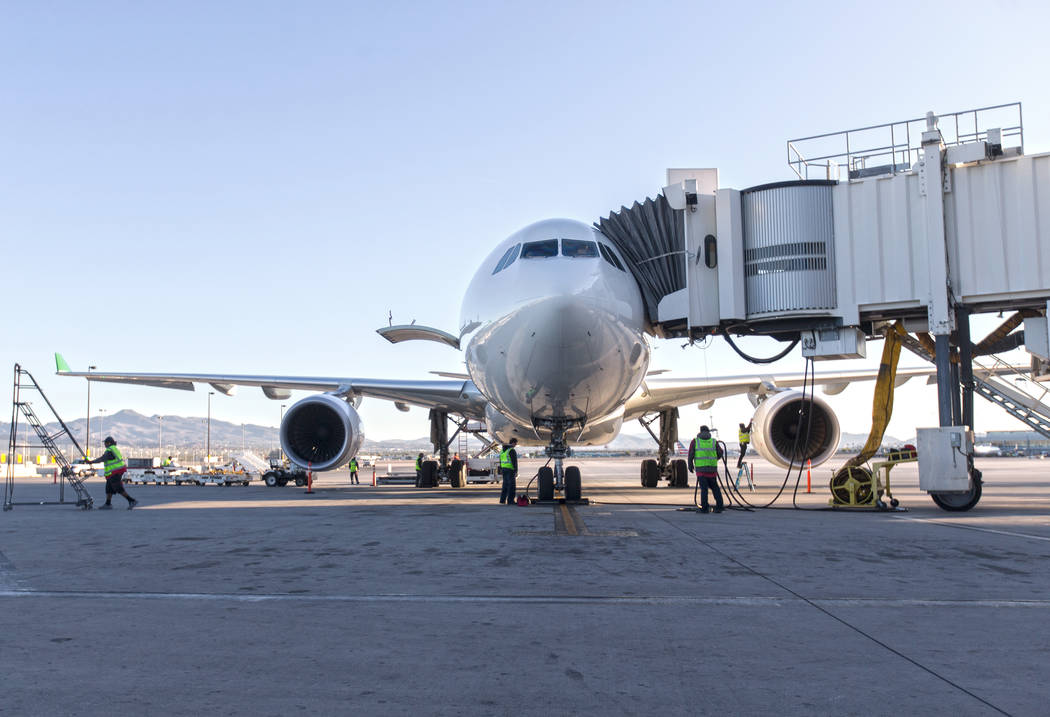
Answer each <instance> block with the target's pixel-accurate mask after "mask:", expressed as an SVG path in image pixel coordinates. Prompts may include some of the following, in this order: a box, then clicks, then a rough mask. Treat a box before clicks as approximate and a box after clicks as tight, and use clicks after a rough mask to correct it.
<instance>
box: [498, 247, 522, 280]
mask: <svg viewBox="0 0 1050 717" xmlns="http://www.w3.org/2000/svg"><path fill="white" fill-rule="evenodd" d="M520 248H521V244H515V245H514V246H512V247H511V248H510V249H507V251H506V253H505V254H504V255H503V258H502V259H500V260H499V263H498V264H496V268H495V269H493V270H492V273H493V274H498V273H500V272H501V271H503V270H504V269H506V268H507V267H508V266H510V265H511V264H513V263H514V260H515V259H517V258H518V249H520Z"/></svg>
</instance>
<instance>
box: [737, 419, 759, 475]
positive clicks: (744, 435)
mask: <svg viewBox="0 0 1050 717" xmlns="http://www.w3.org/2000/svg"><path fill="white" fill-rule="evenodd" d="M754 422H755V421H754V419H752V420H750V421H748V422H747V425H746V426H745V425H744V424H743V423H741V424H740V432H739V433H738V434H737V437H736V438H737V441H738V442H739V443H740V457H739V458H737V459H736V467H737V468H740V466H742V465H743V464H744V454H745V453H747V447H748V445H749V444H750V443H751V424H753V423H754Z"/></svg>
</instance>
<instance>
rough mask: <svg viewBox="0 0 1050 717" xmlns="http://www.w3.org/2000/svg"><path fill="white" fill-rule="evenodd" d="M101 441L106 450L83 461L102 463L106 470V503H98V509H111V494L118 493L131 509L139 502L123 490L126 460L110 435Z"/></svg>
mask: <svg viewBox="0 0 1050 717" xmlns="http://www.w3.org/2000/svg"><path fill="white" fill-rule="evenodd" d="M103 443H105V444H106V452H105V453H103V454H102V455H101V456H99V457H98V458H93V459H90V460H87V461H85V462H86V463H102V464H103V466H102V467H103V468H104V469H105V472H106V503H105V505H100V506H99V507H98V509H99V510H112V509H113V503H112V501H113V495H114V494H115V493H119V494H120V495H122V496H124V497H125V498H127V499H128V510H131V509H132V508H134V507H135V506H136V505H138V504H139V502H138V501H137V500H135V499H134V498H132V497H131V496H130V495H128V492H127V491H126V490H124V474H125V473H127V470H128V462H127V461H126V460H124V456H123V454H122V453H121V452H120V449H119V448H117V442H116V441H114V440H113V437H112V436H106V440H105V441H103Z"/></svg>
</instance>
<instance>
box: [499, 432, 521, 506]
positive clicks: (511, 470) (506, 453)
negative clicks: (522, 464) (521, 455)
mask: <svg viewBox="0 0 1050 717" xmlns="http://www.w3.org/2000/svg"><path fill="white" fill-rule="evenodd" d="M516 445H518V439H517V438H511V439H510V443H504V444H503V449H502V450H501V451H500V452H499V472H500V473H502V474H503V490H502V491H500V494H499V502H500V503H501V504H503V505H516V503H515V500H516V495H515V494H516V493H517V486H516V482H517V479H518V452H517V451H516V450H514V446H516Z"/></svg>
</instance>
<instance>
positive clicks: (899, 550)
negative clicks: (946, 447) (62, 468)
mask: <svg viewBox="0 0 1050 717" xmlns="http://www.w3.org/2000/svg"><path fill="white" fill-rule="evenodd" d="M838 462H840V461H832V463H834V464H837V463H838ZM578 464H579V465H580V466H581V468H582V470H583V476H584V493H585V495H586V496H587V497H589V498H590V499H591V501H592V503H591V504H590V505H578V506H564V505H531V506H529V507H517V506H513V507H506V506H500V505H498V503H497V501H498V496H499V488H498V486H496V485H470V486H468V487H467V488H464V489H450V488H448V487H447V486H445V487H441V488H438V489H417V488H414V487H412V486H405V485H380V486H378V487H372V486H371V485H370V483H371V472H370V469H368V470H365V471H362V473H361V478H362V483H363V485H360V486H350V485H348V474H347V473H345V472H337V473H333V474H323V475H320V476H318V479H317V481H316V482H315V485H314V492H313V494H306V493H305V489H304V488H295V487H293V486H287V487H284V488H266V487H264V486H262V485H257V484H253V485H250V486H248V487H218V486H207V487H197V486H186V485H184V486H173V485H169V486H129V488H128V489H129V492H130V493H131V494H132V495H133V496H135V497H136V498H138V499H139V500H140V501H141V504H140V507H138V508H136V509H135V510H133V511H128V510H125V505H126V503H125V501H124V499H123V498H121V497H119V496H117V497H115V498H114V506H115V508H116V510H113V511H98V510H91V511H82V510H78V509H76V508H74V507H72V506H54V505H50V506H39V505H17V506H15V507H14V509H13V510H11V511H10V512H5V513H3V514H0V680H2V685H3V693H2V698H0V714H11V715H54V714H69V715H112V714H115V713H125V714H136V715H183V714H187V715H188V714H193V715H201V714H209V715H211V714H222V715H240V714H251V715H288V714H298V713H303V714H351V713H352V714H367V715H401V714H406V713H411V714H426V715H552V714H553V715H562V714H588V715H590V714H595V715H598V714H600V715H651V714H674V715H678V714H683V715H684V714H690V715H693V714H749V715H750V714H777V715H888V714H894V715H901V714H954V715H995V714H1010V715H1045V714H1046V713H1047V698H1048V696H1050V689H1048V688H1047V687H1046V672H1047V668H1048V666H1050V640H1048V639H1047V634H1048V629H1047V628H1048V627H1050V592H1048V587H1050V573H1048V571H1047V569H1046V566H1047V564H1048V563H1047V560H1048V558H1050V461H1041V460H1028V459H1023V458H989V459H984V460H981V459H979V461H978V465H979V467H980V468H981V469H982V470H983V471H984V475H985V486H984V497H983V498H982V500H981V502H980V504H979V505H978V506H977V507H976V508H975V509H974V510H972V511H970V512H968V513H946V512H944V511H941V510H940V509H938V508H937V507H936V506H935V505H934V504H933V502H932V501H931V500H930V499H929V498H928V497H927V496H926V495H925V494H923V493H921V492H920V491H919V490H918V485H917V484H918V478H917V470H916V466H915V464H913V463H912V464H903V465H901V466H899V467H897V468H895V469H894V472H893V474H892V478H893V483H892V487H893V493H894V496H896V497H897V498H898V499H899V500H900V501H901V506H902V507H904V508H907V512H869V511H849V510H834V511H832V510H824V509H823V508H826V506H827V499H828V497H829V493H828V490H827V478H828V476H829V473H830V471H829V468H828V467H827V466H825V467H822V468H821V469H819V470H814V471H813V475H812V481H811V482H812V486H813V492H812V493H810V494H806V493H805V483H806V477H805V474H804V473H803V474H802V476H801V479H800V492H799V494H798V495H796V496H795V499H796V502H797V503H798V505H800V506H802V507H804V508H807V509H808V510H793V509H791V506H792V497H793V493H794V490H793V489H794V485H795V476H792V477H791V478H790V480H789V482H788V485H787V488H786V490H785V492H784V494H783V495H782V496H781V498H780V499H779V501H778V502H777V503H776V504H775V505H776V506H778V507H779V508H780V509H768V510H756V511H752V512H745V511H738V510H729V511H726V512H725V513H722V514H707V515H702V514H698V513H696V512H693V511H689V510H683V509H682V508H685V507H687V506H690V505H692V503H693V490H692V488H690V489H671V488H667V487H664V485H663V484H661V487H659V488H655V489H643V488H641V487H640V485H639V479H638V473H639V468H638V459H587V460H581V461H578ZM539 465H540V463H538V462H536V461H523V471H522V472H523V475H525V476H528V475H530V474H531V473H534V472H535V468H537V467H538V466H539ZM829 465H830V464H829ZM398 468H404V466H396V465H395V470H397V469H398ZM384 469H385V464H381V466H380V472H381V473H382V472H383V470H384ZM756 474H757V476H756V477H757V480H758V488H757V490H756V491H754V492H749V491H746V490H745V491H744V495H745V497H747V498H748V499H749V500H750V501H751V502H753V503H756V504H759V503H765V502H767V501H768V500H769V499H770V498H771V497H772V496H773V495H774V493H775V492H776V489H777V488H778V487H779V486H780V483H781V481H782V480H783V478H784V472H783V471H780V470H777V469H774V468H772V467H771V466H769V465H767V464H763V463H761V462H758V463H757V469H756ZM525 482H526V481H525V480H519V486H518V487H519V490H521V489H523V488H524V484H525ZM87 485H88V488H89V490H91V492H92V495H93V496H94V497H95V500H96V503H97V504H100V503H101V502H102V501H103V499H104V496H103V491H102V481H101V480H98V479H94V480H89V481H88V483H87ZM56 491H57V488H56V486H54V485H52V484H51V482H50V479H25V480H22V481H20V482H18V483H17V484H16V494H15V500H16V501H27V500H44V499H53V498H54V497H55V496H56V495H57V493H56ZM532 494H533V495H535V486H534V485H533V486H532ZM66 495H67V497H68V496H69V495H70V491H68V490H67V491H66Z"/></svg>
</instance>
